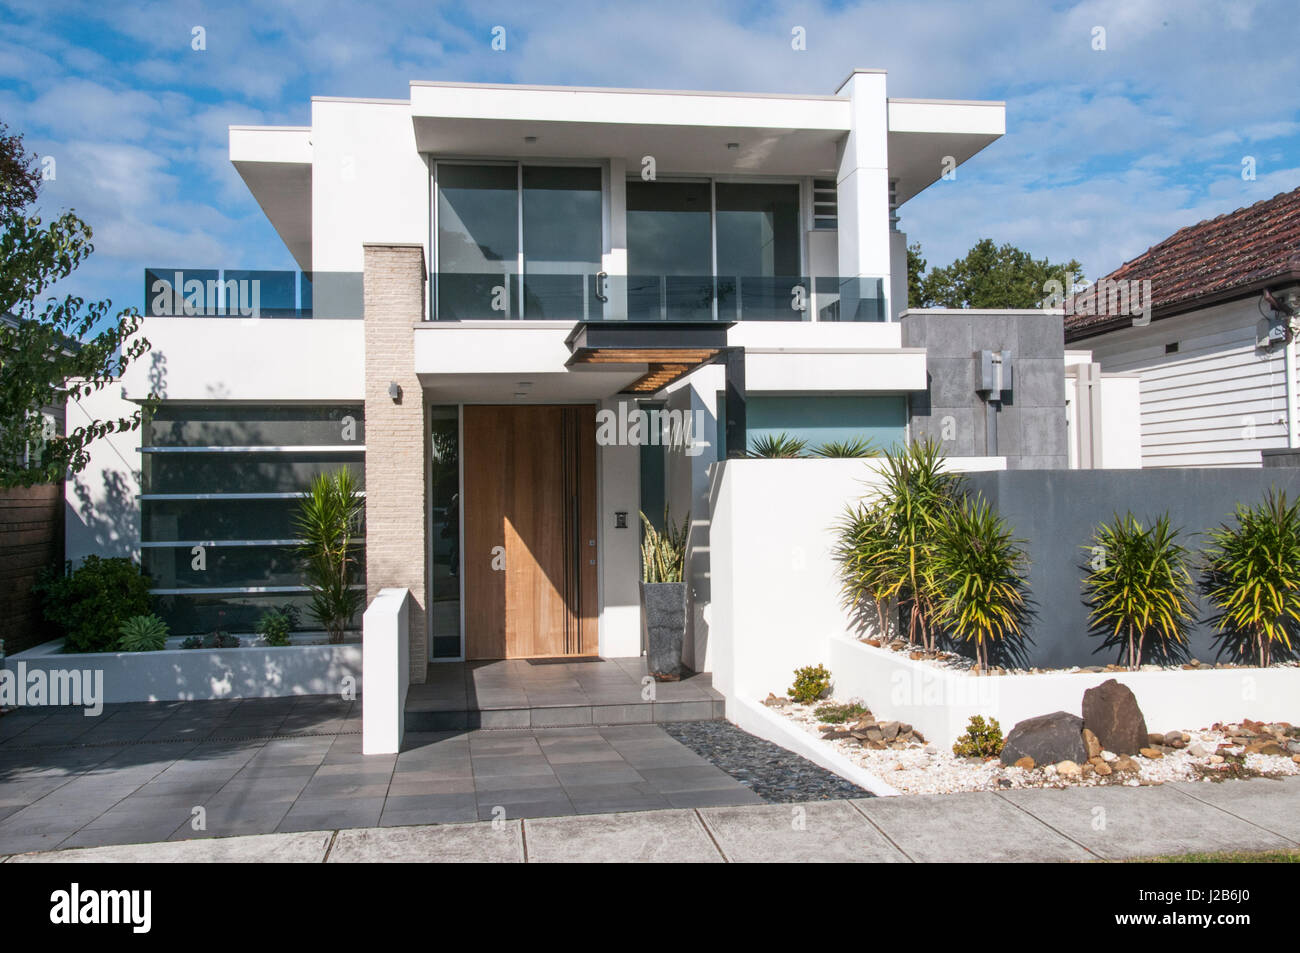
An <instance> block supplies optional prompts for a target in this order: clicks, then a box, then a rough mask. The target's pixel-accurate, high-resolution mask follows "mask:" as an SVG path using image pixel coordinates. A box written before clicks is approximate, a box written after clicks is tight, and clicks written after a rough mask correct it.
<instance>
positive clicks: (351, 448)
mask: <svg viewBox="0 0 1300 953" xmlns="http://www.w3.org/2000/svg"><path fill="white" fill-rule="evenodd" d="M139 450H140V452H141V453H325V454H336V453H365V452H366V447H365V444H346V443H338V444H314V445H311V446H306V445H304V446H265V447H259V446H244V447H222V446H206V447H173V446H148V447H140V448H139Z"/></svg>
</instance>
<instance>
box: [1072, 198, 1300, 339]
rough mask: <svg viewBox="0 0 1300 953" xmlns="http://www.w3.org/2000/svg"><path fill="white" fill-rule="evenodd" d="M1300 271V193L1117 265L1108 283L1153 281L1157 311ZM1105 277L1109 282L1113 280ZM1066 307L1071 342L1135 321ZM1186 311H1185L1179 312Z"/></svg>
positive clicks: (1223, 218) (1190, 231)
mask: <svg viewBox="0 0 1300 953" xmlns="http://www.w3.org/2000/svg"><path fill="white" fill-rule="evenodd" d="M1297 272H1300V189H1296V190H1295V191H1294V192H1284V193H1281V194H1279V195H1275V196H1273V198H1271V199H1265V200H1264V201H1261V202H1256V203H1255V204H1254V205H1251V206H1249V207H1247V208H1241V209H1237V210H1236V211H1235V212H1229V213H1227V214H1224V215H1220V216H1218V217H1217V218H1211V219H1208V220H1206V221H1203V222H1198V223H1197V224H1195V225H1189V226H1188V227H1187V228H1182V229H1179V230H1178V231H1176V232H1174V233H1173V234H1172V235H1170V236H1169V237H1168V238H1166V239H1165V240H1164V241H1162V242H1160V243H1159V244H1158V245H1153V246H1152V247H1151V248H1148V249H1147V250H1146V251H1145V252H1143V253H1142V254H1141V255H1139V256H1138V257H1136V258H1134V259H1133V260H1132V261H1127V262H1125V263H1124V264H1123V265H1121V266H1120V267H1119V268H1116V269H1115V270H1114V271H1112V272H1111V273H1110V274H1109V275H1107V276H1106V279H1110V280H1112V281H1142V280H1150V282H1151V307H1152V310H1154V311H1156V312H1160V311H1168V310H1170V309H1172V308H1176V307H1177V306H1183V307H1186V306H1187V305H1190V304H1191V303H1192V302H1195V301H1196V300H1197V299H1200V298H1207V297H1211V296H1221V295H1223V294H1225V293H1230V292H1231V291H1232V290H1233V289H1235V288H1242V289H1244V288H1246V287H1248V286H1251V285H1258V284H1259V283H1261V282H1265V281H1267V280H1268V279H1270V278H1274V277H1281V276H1284V275H1289V274H1293V273H1297ZM1106 279H1103V280H1106ZM1075 304H1076V302H1075V301H1067V302H1066V315H1065V332H1066V337H1067V338H1068V339H1078V338H1081V337H1086V336H1088V335H1090V334H1100V333H1101V332H1102V331H1106V330H1110V329H1111V328H1112V327H1114V326H1117V325H1119V324H1126V323H1128V322H1129V321H1130V320H1131V318H1129V317H1128V316H1116V315H1113V314H1104V313H1103V314H1094V313H1087V312H1088V311H1093V310H1096V309H1094V308H1088V307H1087V305H1086V304H1081V305H1080V306H1079V307H1077V308H1076V307H1075ZM1177 309H1178V310H1182V308H1181V307H1178V308H1177Z"/></svg>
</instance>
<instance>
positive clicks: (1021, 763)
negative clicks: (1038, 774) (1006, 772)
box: [1015, 755, 1034, 771]
mask: <svg viewBox="0 0 1300 953" xmlns="http://www.w3.org/2000/svg"><path fill="white" fill-rule="evenodd" d="M1015 766H1016V767H1017V768H1019V769H1020V770H1021V771H1032V770H1034V759H1033V758H1031V757H1029V755H1025V756H1024V757H1023V758H1020V759H1019V760H1017V761H1016V765H1015Z"/></svg>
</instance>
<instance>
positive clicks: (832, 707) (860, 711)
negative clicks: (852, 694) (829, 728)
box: [813, 702, 868, 725]
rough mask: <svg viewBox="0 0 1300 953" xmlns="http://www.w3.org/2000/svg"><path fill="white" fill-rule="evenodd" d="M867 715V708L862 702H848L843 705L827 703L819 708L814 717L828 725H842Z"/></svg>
mask: <svg viewBox="0 0 1300 953" xmlns="http://www.w3.org/2000/svg"><path fill="white" fill-rule="evenodd" d="M865 714H868V712H867V708H866V706H865V705H863V704H861V703H860V702H848V703H846V704H843V705H837V704H835V703H834V702H827V703H826V704H825V705H818V706H817V709H816V711H814V712H813V717H815V718H816V719H817V720H818V721H821V722H825V723H826V724H828V725H842V724H844V722H846V721H849V720H850V719H852V718H857V717H859V716H860V715H865Z"/></svg>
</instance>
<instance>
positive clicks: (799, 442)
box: [749, 432, 808, 459]
mask: <svg viewBox="0 0 1300 953" xmlns="http://www.w3.org/2000/svg"><path fill="white" fill-rule="evenodd" d="M807 447H808V441H807V440H804V439H802V438H801V437H792V436H790V435H789V434H788V433H784V432H782V433H778V434H763V435H762V436H761V437H755V438H754V443H753V445H752V446H751V448H750V451H749V455H750V456H751V457H762V458H765V459H771V458H790V457H802V456H806V454H805V453H804V451H805V450H806V449H807Z"/></svg>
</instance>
